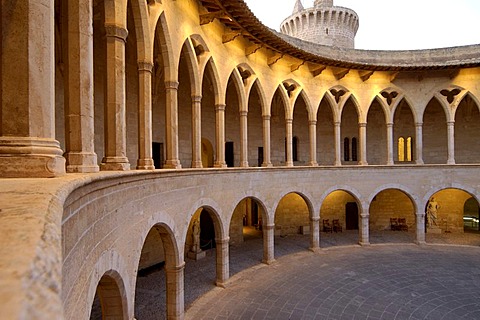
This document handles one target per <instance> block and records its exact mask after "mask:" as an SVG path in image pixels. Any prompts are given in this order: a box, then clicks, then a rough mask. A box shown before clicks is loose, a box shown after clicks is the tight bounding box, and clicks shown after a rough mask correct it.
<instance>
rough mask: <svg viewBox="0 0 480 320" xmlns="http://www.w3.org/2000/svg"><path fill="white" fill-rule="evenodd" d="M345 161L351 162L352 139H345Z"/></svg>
mask: <svg viewBox="0 0 480 320" xmlns="http://www.w3.org/2000/svg"><path fill="white" fill-rule="evenodd" d="M343 160H344V161H350V139H348V138H345V139H343Z"/></svg>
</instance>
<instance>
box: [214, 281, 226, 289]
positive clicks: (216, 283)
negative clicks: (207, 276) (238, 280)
mask: <svg viewBox="0 0 480 320" xmlns="http://www.w3.org/2000/svg"><path fill="white" fill-rule="evenodd" d="M228 283H229V281H228V280H227V281H219V280H216V281H215V285H216V286H217V287H220V288H224V289H225V288H226V287H227V286H228Z"/></svg>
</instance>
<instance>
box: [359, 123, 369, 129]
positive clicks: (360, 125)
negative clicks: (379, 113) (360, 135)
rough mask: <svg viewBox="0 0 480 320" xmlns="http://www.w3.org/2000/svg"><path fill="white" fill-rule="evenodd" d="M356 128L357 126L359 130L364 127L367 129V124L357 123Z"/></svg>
mask: <svg viewBox="0 0 480 320" xmlns="http://www.w3.org/2000/svg"><path fill="white" fill-rule="evenodd" d="M358 126H359V127H360V128H366V127H367V123H366V122H359V123H358Z"/></svg>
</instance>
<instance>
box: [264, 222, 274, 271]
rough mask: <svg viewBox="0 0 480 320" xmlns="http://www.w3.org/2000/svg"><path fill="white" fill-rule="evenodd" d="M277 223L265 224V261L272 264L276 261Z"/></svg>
mask: <svg viewBox="0 0 480 320" xmlns="http://www.w3.org/2000/svg"><path fill="white" fill-rule="evenodd" d="M274 236H275V225H264V226H263V261H262V262H263V263H265V264H272V263H273V262H274V261H275V247H274V245H275V239H274Z"/></svg>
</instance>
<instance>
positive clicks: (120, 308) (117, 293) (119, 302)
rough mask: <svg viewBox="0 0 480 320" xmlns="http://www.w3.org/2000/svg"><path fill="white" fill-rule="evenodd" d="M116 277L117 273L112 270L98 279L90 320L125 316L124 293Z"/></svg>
mask: <svg viewBox="0 0 480 320" xmlns="http://www.w3.org/2000/svg"><path fill="white" fill-rule="evenodd" d="M116 278H119V275H118V274H116V273H115V272H113V271H112V272H107V273H106V274H104V275H103V276H102V278H101V279H100V281H99V283H98V285H97V290H96V293H95V298H94V302H93V305H92V311H91V313H90V319H91V320H101V319H112V320H123V319H126V318H127V316H126V310H124V309H125V307H124V303H123V299H122V296H123V295H124V294H123V293H122V292H121V289H120V286H119V284H118V281H117V279H116Z"/></svg>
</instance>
